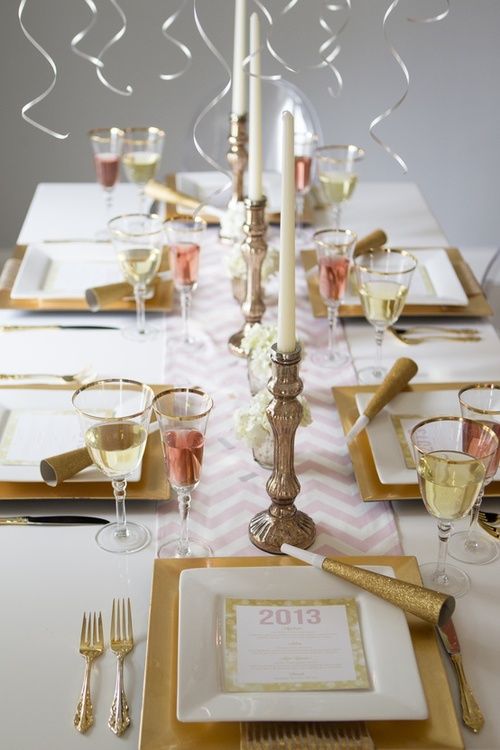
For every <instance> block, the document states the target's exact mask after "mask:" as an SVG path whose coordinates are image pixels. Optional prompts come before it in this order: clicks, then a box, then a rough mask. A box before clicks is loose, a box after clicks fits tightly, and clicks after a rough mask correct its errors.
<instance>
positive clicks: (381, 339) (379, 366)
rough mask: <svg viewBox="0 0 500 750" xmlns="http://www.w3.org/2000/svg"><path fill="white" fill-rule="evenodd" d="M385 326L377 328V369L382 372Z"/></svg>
mask: <svg viewBox="0 0 500 750" xmlns="http://www.w3.org/2000/svg"><path fill="white" fill-rule="evenodd" d="M384 333H385V328H378V327H377V328H375V345H376V348H375V371H376V372H377V373H379V372H382V344H383V342H384Z"/></svg>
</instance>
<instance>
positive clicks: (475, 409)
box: [458, 383, 500, 416]
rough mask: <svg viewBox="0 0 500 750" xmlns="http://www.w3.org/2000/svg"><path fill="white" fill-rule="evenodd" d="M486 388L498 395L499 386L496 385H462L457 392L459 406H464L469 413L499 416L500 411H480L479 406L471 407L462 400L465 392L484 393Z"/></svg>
mask: <svg viewBox="0 0 500 750" xmlns="http://www.w3.org/2000/svg"><path fill="white" fill-rule="evenodd" d="M488 388H489V389H490V391H493V390H496V391H498V392H499V393H500V385H499V384H497V383H471V384H470V385H464V386H462V388H460V390H459V391H458V400H459V402H460V404H461V405H463V406H465V407H466V408H467V409H470V411H473V412H476V413H477V414H486V415H488V414H490V415H498V416H500V409H482V408H481V407H480V406H472V405H471V404H468V403H466V402H465V401H464V400H462V394H463V393H465V392H466V391H474V390H477V391H486V390H487V389H488Z"/></svg>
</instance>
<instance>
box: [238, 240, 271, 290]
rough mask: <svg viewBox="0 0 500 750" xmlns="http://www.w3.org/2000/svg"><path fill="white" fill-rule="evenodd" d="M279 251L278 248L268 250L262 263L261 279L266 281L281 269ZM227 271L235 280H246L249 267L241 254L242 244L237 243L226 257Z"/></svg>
mask: <svg viewBox="0 0 500 750" xmlns="http://www.w3.org/2000/svg"><path fill="white" fill-rule="evenodd" d="M279 257H280V254H279V250H278V248H276V247H271V246H269V247H268V248H267V253H266V257H265V258H264V261H263V263H262V271H261V278H262V281H266V280H267V279H269V278H271V276H274V275H275V274H276V273H277V272H278V267H279ZM224 262H225V264H226V269H227V272H228V274H229V276H231V278H233V279H246V276H247V265H246V263H245V259H244V258H243V255H242V254H241V249H240V244H239V243H238V242H235V243H234V245H233V247H232V249H231V251H230V252H229V253H228V254H227V255H226V256H225V257H224Z"/></svg>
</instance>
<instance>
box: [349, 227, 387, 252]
mask: <svg viewBox="0 0 500 750" xmlns="http://www.w3.org/2000/svg"><path fill="white" fill-rule="evenodd" d="M386 242H387V235H386V233H385V232H384V230H383V229H374V230H373V232H370V234H367V235H366V237H362V238H361V239H360V240H358V241H357V242H356V244H355V246H354V255H361V253H365V252H366V251H367V250H369V249H370V248H371V247H382V246H383V245H385V243H386Z"/></svg>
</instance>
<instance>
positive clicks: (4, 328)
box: [0, 325, 119, 333]
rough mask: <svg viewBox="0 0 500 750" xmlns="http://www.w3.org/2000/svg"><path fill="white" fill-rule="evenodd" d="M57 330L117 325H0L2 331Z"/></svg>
mask: <svg viewBox="0 0 500 750" xmlns="http://www.w3.org/2000/svg"><path fill="white" fill-rule="evenodd" d="M37 330H40V331H59V330H71V331H78V330H80V331H118V330H119V328H118V327H117V326H77V325H74V326H72V325H53V326H50V325H40V326H36V325H33V326H22V325H20V326H16V325H5V326H0V331H1V332H2V333H4V332H8V331H37Z"/></svg>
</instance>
